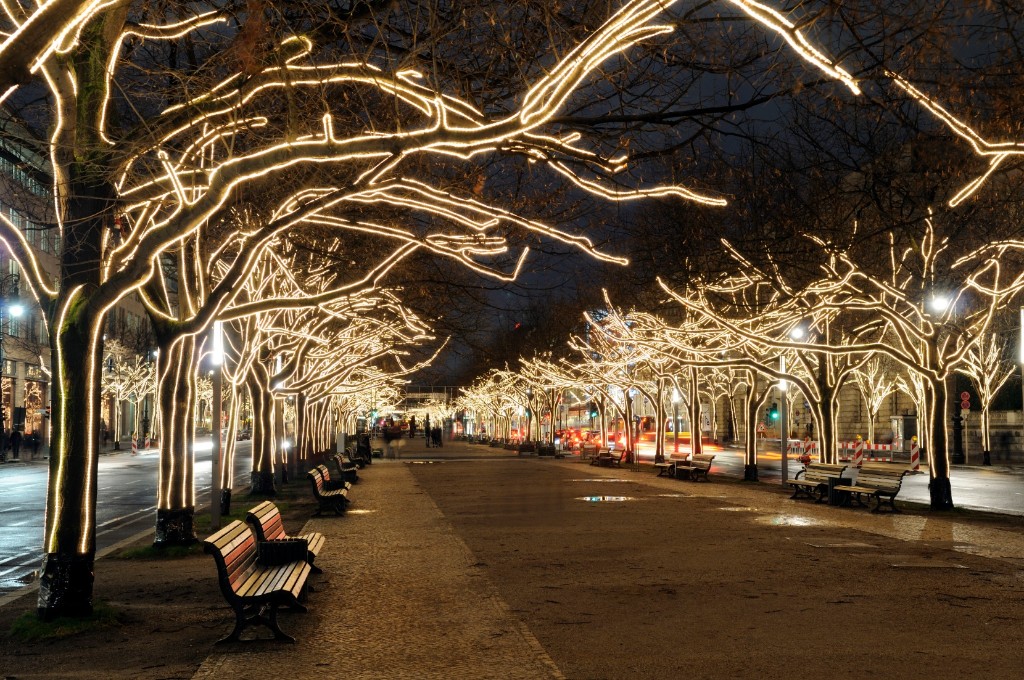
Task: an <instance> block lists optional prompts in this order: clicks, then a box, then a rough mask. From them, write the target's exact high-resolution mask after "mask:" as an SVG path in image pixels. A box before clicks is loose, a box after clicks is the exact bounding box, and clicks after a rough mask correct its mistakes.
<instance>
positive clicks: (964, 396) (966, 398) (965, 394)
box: [960, 392, 971, 401]
mask: <svg viewBox="0 0 1024 680" xmlns="http://www.w3.org/2000/svg"><path fill="white" fill-rule="evenodd" d="M970 400H971V393H970V392H961V393H960V401H970Z"/></svg>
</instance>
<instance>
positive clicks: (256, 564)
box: [203, 520, 312, 643]
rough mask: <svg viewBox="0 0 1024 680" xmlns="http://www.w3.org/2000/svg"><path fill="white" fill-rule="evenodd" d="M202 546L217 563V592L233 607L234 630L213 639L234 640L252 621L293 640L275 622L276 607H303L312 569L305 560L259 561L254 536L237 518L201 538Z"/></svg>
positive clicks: (288, 639) (301, 609) (301, 608)
mask: <svg viewBox="0 0 1024 680" xmlns="http://www.w3.org/2000/svg"><path fill="white" fill-rule="evenodd" d="M203 549H204V550H205V551H206V552H207V553H208V554H210V555H212V556H213V559H214V561H215V562H216V563H217V575H218V579H219V581H220V592H221V593H222V594H223V595H224V599H225V600H227V602H228V604H229V605H231V608H232V609H233V610H234V611H235V628H234V630H232V631H231V634H230V635H228V636H227V637H225V638H223V639H221V640H218V641H217V642H218V643H221V642H233V641H237V640H239V638H240V636H241V634H242V631H243V630H245V628H247V627H248V626H251V625H254V624H260V625H264V626H267V627H268V628H269V629H270V630H271V631H272V632H273V633H274V638H275V639H277V640H287V641H288V642H295V638H293V637H291V636H290V635H287V634H285V633H284V631H282V630H281V628H280V626H278V625H277V609H278V607H282V606H286V607H291V608H293V609H297V610H299V611H306V608H305V607H304V606H303V605H302V603H300V602H299V597H300V596H301V595H302V594H303V591H304V589H305V587H306V580H307V579H308V578H309V574H310V572H311V571H312V568H311V567H310V565H309V562H307V561H306V560H304V559H298V560H295V561H291V562H287V563H285V564H278V565H268V564H263V563H261V561H260V560H259V559H258V558H257V555H258V549H257V543H256V536H255V535H254V534H253V532H252V529H250V528H249V527H248V526H247V525H246V524H245V523H244V522H240V521H238V520H235V521H234V522H232V523H231V524H229V525H227V526H226V527H224V528H223V529H221V530H220V531H218V532H217V533H215V534H214V535H213V536H210V537H209V538H207V539H206V540H205V541H203Z"/></svg>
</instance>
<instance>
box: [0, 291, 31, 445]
mask: <svg viewBox="0 0 1024 680" xmlns="http://www.w3.org/2000/svg"><path fill="white" fill-rule="evenodd" d="M5 308H6V309H7V311H8V312H9V314H10V317H11V318H19V317H20V316H22V315H23V314H25V306H24V305H23V304H22V303H20V302H17V301H12V302H10V304H8V303H7V301H6V300H0V379H2V378H3V376H6V375H7V359H6V357H5V356H4V355H3V336H4V331H3V312H4V309H5ZM9 323H10V322H8V324H9ZM13 391H14V390H13V389H11V396H13ZM2 396H3V393H2V391H0V397H2ZM0 421H2V423H0V425H2V426H6V424H7V403H6V401H5V402H4V403H3V405H2V406H0ZM13 425H14V423H13V422H11V427H13Z"/></svg>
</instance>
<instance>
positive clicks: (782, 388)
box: [779, 356, 789, 486]
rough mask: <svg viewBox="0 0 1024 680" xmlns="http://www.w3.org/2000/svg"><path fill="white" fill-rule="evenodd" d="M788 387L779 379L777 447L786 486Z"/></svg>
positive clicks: (782, 360)
mask: <svg viewBox="0 0 1024 680" xmlns="http://www.w3.org/2000/svg"><path fill="white" fill-rule="evenodd" d="M779 372H780V373H785V372H786V357H784V356H780V357H779ZM788 387H789V385H788V384H787V383H786V381H785V380H784V379H783V380H780V381H779V394H780V396H781V399H779V448H780V449H781V450H782V465H781V468H782V471H781V475H780V476H781V477H782V485H783V486H786V482H787V480H788V479H789V459H788V457H787V456H788V455H789V454H788V451H787V449H788V448H789V434H788V430H789V426H788V424H787V421H786V418H787V416H788V414H787V413H786V410H787V409H786V406H787V403H786V402H787V400H786V390H787V389H788Z"/></svg>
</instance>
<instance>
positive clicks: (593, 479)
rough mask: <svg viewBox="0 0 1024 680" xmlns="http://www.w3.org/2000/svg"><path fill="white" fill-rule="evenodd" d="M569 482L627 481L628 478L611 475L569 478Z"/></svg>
mask: <svg viewBox="0 0 1024 680" xmlns="http://www.w3.org/2000/svg"><path fill="white" fill-rule="evenodd" d="M569 481H570V482H629V481H632V480H629V479H615V478H613V477H591V478H588V479H570V480H569Z"/></svg>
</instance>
